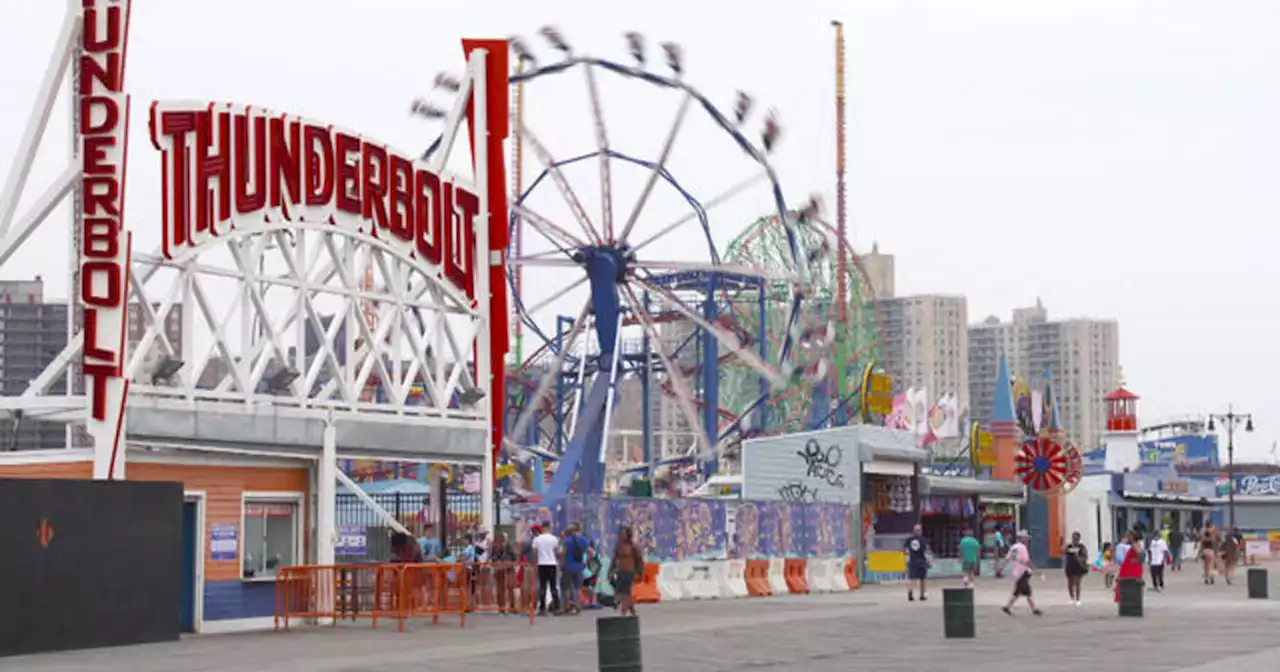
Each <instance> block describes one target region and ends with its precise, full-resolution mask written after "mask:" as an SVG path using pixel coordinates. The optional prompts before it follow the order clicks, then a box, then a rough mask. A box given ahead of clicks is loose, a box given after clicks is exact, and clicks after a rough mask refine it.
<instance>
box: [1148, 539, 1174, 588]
mask: <svg viewBox="0 0 1280 672" xmlns="http://www.w3.org/2000/svg"><path fill="white" fill-rule="evenodd" d="M1170 560H1172V557H1171V554H1170V553H1169V544H1167V543H1165V541H1164V537H1161V536H1160V535H1159V534H1156V535H1154V536H1153V537H1152V538H1151V541H1149V542H1147V564H1148V565H1149V566H1150V568H1151V587H1152V588H1154V589H1155V590H1157V591H1164V568H1165V565H1166V564H1168V563H1169V562H1170Z"/></svg>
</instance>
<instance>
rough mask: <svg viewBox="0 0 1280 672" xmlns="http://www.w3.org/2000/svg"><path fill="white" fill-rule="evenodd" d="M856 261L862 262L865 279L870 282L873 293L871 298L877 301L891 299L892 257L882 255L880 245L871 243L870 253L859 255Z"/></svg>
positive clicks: (890, 255)
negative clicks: (865, 273) (865, 274)
mask: <svg viewBox="0 0 1280 672" xmlns="http://www.w3.org/2000/svg"><path fill="white" fill-rule="evenodd" d="M858 260H859V261H861V262H862V269H863V270H864V271H866V272H867V279H868V280H870V281H871V289H872V290H874V291H875V294H874V295H873V296H874V297H875V298H877V299H892V298H893V291H894V289H893V279H894V271H893V255H892V254H884V253H882V252H881V251H880V244H879V243H872V244H871V252H869V253H867V254H863V255H859V257H858Z"/></svg>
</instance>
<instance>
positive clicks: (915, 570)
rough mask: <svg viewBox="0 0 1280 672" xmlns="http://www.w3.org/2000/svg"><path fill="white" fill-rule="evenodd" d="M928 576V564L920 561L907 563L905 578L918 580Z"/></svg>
mask: <svg viewBox="0 0 1280 672" xmlns="http://www.w3.org/2000/svg"><path fill="white" fill-rule="evenodd" d="M928 576H929V565H925V564H921V563H911V564H909V565H907V578H908V579H909V580H911V581H918V580H921V579H924V578H926V577H928Z"/></svg>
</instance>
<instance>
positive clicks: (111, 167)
mask: <svg viewBox="0 0 1280 672" xmlns="http://www.w3.org/2000/svg"><path fill="white" fill-rule="evenodd" d="M74 5H75V6H79V7H80V12H81V15H80V22H81V25H80V41H81V47H82V49H83V52H82V55H81V56H80V61H79V64H78V66H79V69H80V78H79V86H78V88H77V89H76V105H75V108H74V109H75V111H76V117H77V119H76V129H75V133H76V140H77V144H78V146H77V147H76V151H77V154H78V157H79V159H80V161H81V165H80V184H79V186H78V187H77V192H78V193H79V195H80V198H79V199H77V201H76V203H77V206H78V207H77V211H76V213H75V218H76V225H75V228H76V230H75V236H76V240H75V245H76V250H77V253H78V259H77V260H76V261H77V264H76V273H75V278H74V280H73V282H74V283H75V284H76V285H78V286H77V287H74V288H73V289H72V290H71V291H74V292H78V293H79V297H80V302H81V304H82V305H83V306H84V347H83V349H82V353H83V354H82V361H81V365H82V368H83V371H84V389H85V394H86V395H87V396H88V397H89V404H88V411H89V413H88V417H87V418H86V429H87V431H88V432H89V434H90V435H91V436H92V437H93V446H94V453H93V455H94V457H93V477H94V478H99V479H116V478H123V477H124V457H123V455H121V454H120V453H121V438H122V437H121V436H120V435H121V433H122V432H121V431H120V428H121V426H122V425H123V423H124V406H125V399H127V398H128V394H129V385H128V381H127V380H126V379H125V378H124V364H125V356H126V355H125V335H126V334H127V333H128V331H129V330H128V328H127V321H128V315H129V311H128V310H127V309H126V307H125V304H126V302H127V301H128V297H129V254H130V245H131V241H132V237H131V235H130V234H129V233H128V231H126V230H125V225H124V222H125V212H124V203H125V199H124V188H125V169H126V165H125V157H126V154H127V153H126V151H125V148H126V146H127V145H128V143H129V96H128V94H126V93H125V87H124V72H125V46H126V45H125V42H126V37H127V35H128V33H129V31H128V18H129V2H107V1H106V0H85V1H84V2H83V3H74Z"/></svg>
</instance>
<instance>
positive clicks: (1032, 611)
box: [1031, 609, 1044, 616]
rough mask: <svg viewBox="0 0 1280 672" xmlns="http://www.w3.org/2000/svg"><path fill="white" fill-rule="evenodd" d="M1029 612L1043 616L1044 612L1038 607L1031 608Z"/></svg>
mask: <svg viewBox="0 0 1280 672" xmlns="http://www.w3.org/2000/svg"><path fill="white" fill-rule="evenodd" d="M1031 613H1033V614H1035V615H1036V616H1044V612H1043V611H1040V610H1039V609H1032V610H1031Z"/></svg>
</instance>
